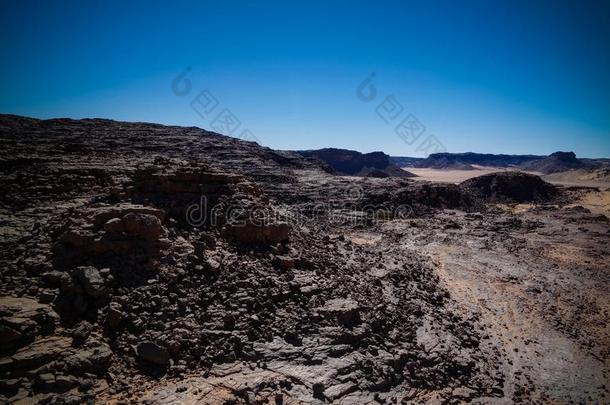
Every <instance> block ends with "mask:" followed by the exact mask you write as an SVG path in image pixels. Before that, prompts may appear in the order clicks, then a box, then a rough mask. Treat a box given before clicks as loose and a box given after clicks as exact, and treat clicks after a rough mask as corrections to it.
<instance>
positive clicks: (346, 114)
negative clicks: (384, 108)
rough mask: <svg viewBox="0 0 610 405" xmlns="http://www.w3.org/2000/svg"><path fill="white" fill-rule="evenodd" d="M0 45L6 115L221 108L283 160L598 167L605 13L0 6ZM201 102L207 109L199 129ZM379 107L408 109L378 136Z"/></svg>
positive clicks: (579, 5)
mask: <svg viewBox="0 0 610 405" xmlns="http://www.w3.org/2000/svg"><path fill="white" fill-rule="evenodd" d="M0 50H1V54H2V64H1V67H0V112H2V113H12V114H21V115H27V116H33V117H38V118H51V117H73V118H84V117H103V118H112V119H117V120H127V121H150V122H159V123H164V124H177V125H189V126H190V125H194V126H199V127H202V128H211V127H213V126H214V124H213V120H214V118H215V116H216V114H217V113H220V112H221V111H223V110H224V109H225V108H226V109H228V110H229V111H231V112H232V114H234V116H235V117H236V118H237V119H238V120H239V122H240V126H239V127H238V128H237V129H235V130H234V131H235V132H234V133H232V135H234V136H239V135H240V134H241V132H242V131H243V130H244V129H249V130H250V131H251V132H252V133H253V134H254V135H255V136H256V138H258V139H259V140H260V142H261V143H262V144H264V145H267V146H270V147H273V148H278V149H312V148H320V147H325V146H334V147H342V148H349V149H356V150H361V151H364V152H368V151H373V150H383V151H385V152H387V153H390V154H392V155H406V156H418V155H425V154H426V153H425V152H426V151H427V150H425V149H419V150H418V145H419V144H420V141H421V140H423V139H424V138H425V137H427V136H429V135H434V136H435V137H436V139H438V141H439V142H440V143H442V145H444V147H445V148H446V150H448V151H450V152H464V151H475V152H492V153H534V154H546V153H551V152H553V151H556V150H574V151H575V152H576V153H577V155H580V156H588V157H602V156H610V0H605V1H584V2H577V1H536V0H534V1H446V2H445V1H421V2H420V1H415V2H407V1H402V2H399V1H395V2H394V1H386V2H384V1H375V2H373V1H370V2H368V1H367V2H365V1H349V2H348V1H320V2H318V1H303V2H297V1H285V2H262V1H261V2H254V1H252V2H238V1H214V2H207V1H200V2H178V1H174V2H151V1H146V2H129V3H128V2H114V1H105V2H101V1H99V2H93V1H92V2H70V1H42V0H40V1H20V2H9V1H0ZM186 68H190V70H189V71H188V74H187V76H186V78H187V79H188V80H189V81H190V83H191V90H190V92H189V93H188V94H185V95H177V94H175V92H173V91H172V82H173V80H174V78H175V77H176V76H177V75H179V74H180V73H181V72H183V71H184V70H185V69H186ZM371 72H374V73H375V76H374V80H373V85H374V86H375V88H376V89H377V96H376V98H375V99H374V100H372V101H370V102H363V101H362V100H361V99H359V98H358V97H357V96H356V89H357V87H358V86H359V84H360V83H361V82H362V81H363V80H364V79H365V78H367V77H368V76H369V75H370V74H371ZM204 90H205V91H207V92H209V93H206V94H211V95H213V97H214V98H215V99H216V100H217V101H218V105H217V107H216V108H215V109H214V111H212V112H210V113H209V114H207V115H204V116H200V115H198V114H197V113H196V112H195V111H194V110H193V109H192V108H191V105H190V104H191V101H192V100H193V99H194V98H195V97H197V96H198V95H200V94H201V92H202V91H204ZM388 96H393V100H395V101H396V102H398V103H400V105H401V106H402V108H403V109H402V112H401V114H400V115H399V116H397V117H396V119H395V120H391V119H388V121H389V122H388V123H386V122H385V121H384V119H382V118H381V117H380V116H379V115H378V112H379V110H376V108H377V106H378V105H379V104H380V103H382V102H383V101H384V100H385V99H386V97H388ZM409 114H412V115H413V116H415V117H417V119H418V120H419V121H420V122H421V123H422V124H423V125H424V126H425V132H424V133H423V135H422V136H420V138H418V140H417V141H414V142H413V143H411V144H409V143H407V142H405V141H404V140H403V139H401V138H400V137H399V136H398V135H397V134H396V133H395V132H394V128H395V126H396V125H397V124H398V123H399V122H400V121H401V120H402V119H403V117H405V116H407V115H409ZM382 115H383V114H382ZM387 118H388V117H387V116H386V119H387ZM231 130H232V129H231ZM224 132H229V130H226V131H224ZM428 151H429V150H428Z"/></svg>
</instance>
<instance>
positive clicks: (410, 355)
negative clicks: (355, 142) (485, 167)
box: [0, 115, 610, 404]
mask: <svg viewBox="0 0 610 405" xmlns="http://www.w3.org/2000/svg"><path fill="white" fill-rule="evenodd" d="M0 142H1V143H2V149H1V150H0V184H1V186H2V194H1V196H0V280H1V283H0V402H2V403H21V404H29V403H49V404H52V403H71V404H78V403H86V402H91V403H93V402H94V403H110V404H113V403H114V404H119V403H121V404H127V403H147V404H168V403H171V404H178V403H180V404H302V403H306V404H309V403H312V404H323V403H333V404H369V403H370V404H374V403H380V404H399V403H401V404H410V403H430V404H438V403H467V402H474V403H486V404H487V403H495V404H510V403H553V404H554V403H608V402H609V401H610V391H609V389H610V384H609V374H608V373H609V371H610V350H609V348H610V326H609V324H608V319H609V311H610V298H609V297H610V289H609V288H610V255H609V253H610V247H609V246H610V245H609V243H608V241H609V240H610V220H609V218H608V216H607V215H608V214H607V213H605V211H604V210H603V209H601V210H592V209H590V208H587V207H586V206H585V205H586V204H585V202H589V203H591V201H593V202H595V201H598V200H597V199H596V198H597V197H596V196H599V195H600V193H604V192H606V191H607V190H601V189H596V188H591V187H580V186H572V187H566V186H561V185H553V184H550V183H547V182H545V181H544V180H542V179H541V178H540V177H538V176H535V175H532V174H527V173H520V172H515V171H503V172H494V173H487V174H485V175H484V176H479V177H474V178H470V179H468V180H465V181H464V182H461V183H459V184H451V183H438V182H426V181H416V180H413V179H411V178H404V177H392V176H389V177H386V176H385V175H384V176H375V175H373V176H369V177H355V176H340V175H337V174H336V173H333V172H332V170H329V168H328V166H327V165H325V164H324V163H322V162H321V161H320V160H318V159H314V158H309V157H305V156H303V155H300V154H297V153H292V152H285V151H274V150H271V149H269V148H265V147H262V146H260V145H258V144H256V143H253V142H247V141H242V140H239V139H234V138H229V137H225V136H222V135H219V134H215V133H211V132H207V131H205V130H202V129H199V128H194V127H188V128H187V127H170V126H162V125H156V124H148V123H126V122H116V121H110V120H102V119H85V120H70V119H53V120H36V119H30V118H25V117H18V116H11V115H1V116H0ZM358 170H361V169H360V168H358ZM367 174H370V172H367ZM602 201H603V200H602Z"/></svg>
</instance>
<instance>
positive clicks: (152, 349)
mask: <svg viewBox="0 0 610 405" xmlns="http://www.w3.org/2000/svg"><path fill="white" fill-rule="evenodd" d="M136 351H137V353H138V356H140V357H141V358H142V359H143V360H145V361H148V362H150V363H153V364H158V365H160V366H164V365H166V364H167V362H168V361H169V353H168V352H167V350H166V349H165V348H163V347H161V346H159V345H157V344H155V343H153V342H142V343H140V344H138V347H137V348H136Z"/></svg>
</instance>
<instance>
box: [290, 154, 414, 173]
mask: <svg viewBox="0 0 610 405" xmlns="http://www.w3.org/2000/svg"><path fill="white" fill-rule="evenodd" d="M296 153H298V154H300V155H301V156H303V157H305V158H309V159H317V160H320V161H322V162H324V163H326V164H327V165H328V166H329V168H330V169H332V171H333V172H334V173H336V174H339V175H346V176H362V177H415V175H414V174H413V173H410V172H408V171H406V170H402V169H401V168H400V167H398V166H397V165H395V164H394V163H392V162H391V160H390V157H389V156H388V155H386V154H385V153H383V152H371V153H360V152H357V151H354V150H347V149H336V148H325V149H317V150H302V151H296Z"/></svg>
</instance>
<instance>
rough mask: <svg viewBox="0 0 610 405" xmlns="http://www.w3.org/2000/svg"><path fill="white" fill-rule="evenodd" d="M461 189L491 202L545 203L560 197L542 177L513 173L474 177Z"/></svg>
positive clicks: (553, 187)
mask: <svg viewBox="0 0 610 405" xmlns="http://www.w3.org/2000/svg"><path fill="white" fill-rule="evenodd" d="M460 188H461V189H463V190H465V191H467V192H471V193H473V194H474V195H476V196H478V197H481V198H483V199H484V200H486V201H490V202H544V201H549V200H550V199H552V198H554V197H556V196H557V195H558V190H557V188H556V187H555V186H553V185H552V184H550V183H547V182H545V181H544V180H542V179H541V178H540V177H538V176H535V175H533V174H527V173H521V172H513V171H507V172H498V173H490V174H486V175H483V176H479V177H473V178H472V179H468V180H466V181H464V182H462V183H461V184H460Z"/></svg>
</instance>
